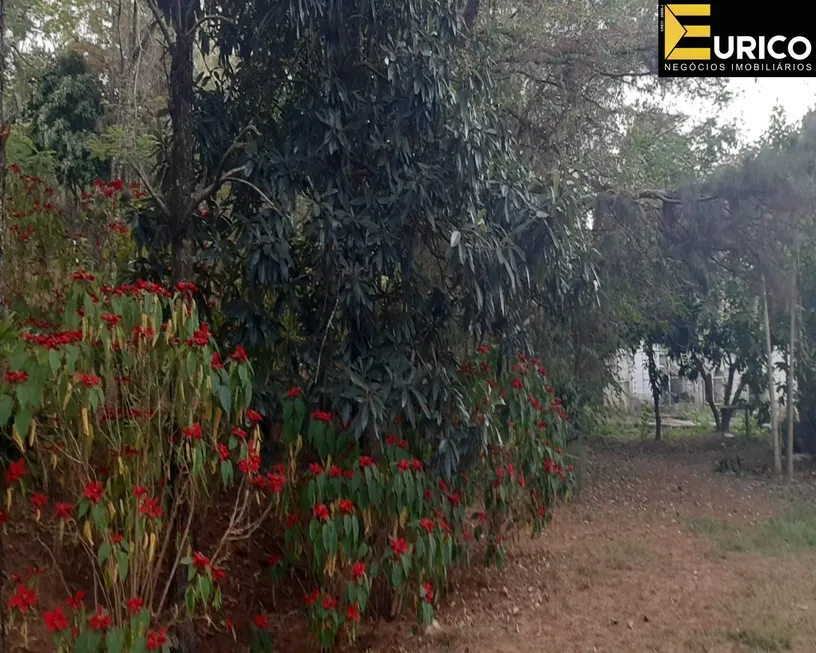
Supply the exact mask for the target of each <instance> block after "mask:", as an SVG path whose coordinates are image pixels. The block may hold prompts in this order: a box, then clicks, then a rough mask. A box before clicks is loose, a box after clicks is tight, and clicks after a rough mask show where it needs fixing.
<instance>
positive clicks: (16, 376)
mask: <svg viewBox="0 0 816 653" xmlns="http://www.w3.org/2000/svg"><path fill="white" fill-rule="evenodd" d="M27 380H28V372H26V371H24V370H21V371H19V372H6V381H8V382H9V383H11V384H12V385H14V384H15V383H25V382H26V381H27Z"/></svg>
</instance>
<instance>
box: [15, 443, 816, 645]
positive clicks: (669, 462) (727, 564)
mask: <svg viewBox="0 0 816 653" xmlns="http://www.w3.org/2000/svg"><path fill="white" fill-rule="evenodd" d="M737 455H739V456H740V457H741V460H742V461H743V463H744V469H745V470H746V473H744V474H742V475H739V476H738V475H735V474H732V473H716V472H715V467H716V465H717V463H718V461H720V460H722V459H723V458H729V459H733V457H734V456H737ZM768 462H769V461H768V452H767V448H766V447H763V446H760V445H756V444H754V445H747V444H745V443H744V442H743V441H742V440H741V439H740V438H734V439H728V440H724V439H723V438H721V437H717V436H711V437H703V438H689V437H688V436H684V437H683V438H682V439H677V440H674V441H672V440H671V439H669V440H668V441H666V442H662V443H655V442H617V443H610V442H608V441H607V442H601V441H592V442H590V443H589V444H588V446H587V469H586V478H587V480H586V484H585V486H584V487H583V488H582V491H581V493H580V496H578V497H577V498H576V499H575V500H574V501H573V502H572V503H571V504H570V505H564V506H561V508H560V509H559V510H558V511H556V514H555V518H554V520H553V523H552V524H551V526H550V528H549V529H548V530H547V532H546V534H545V535H544V536H543V537H541V538H539V539H537V540H530V539H529V538H526V537H519V538H518V540H517V541H515V542H512V543H510V544H509V546H508V556H507V559H508V565H507V567H506V568H505V569H504V570H501V571H498V570H486V569H484V568H483V567H482V566H481V562H482V559H481V558H480V557H477V559H476V560H475V561H474V565H473V567H471V568H469V569H461V570H456V571H455V572H454V573H453V575H452V587H451V591H449V593H448V594H447V595H446V597H445V598H444V599H443V601H442V605H441V606H440V609H439V610H438V622H439V623H438V627H436V628H434V629H433V630H432V632H430V633H425V634H421V635H417V634H416V633H415V626H414V625H413V624H412V623H411V622H410V621H408V620H405V621H399V620H398V621H393V622H382V623H379V624H366V625H365V628H364V632H363V636H362V638H361V640H360V641H358V643H357V645H356V647H355V650H356V651H360V652H361V651H378V652H379V651H382V652H383V653H392V652H394V653H397V652H399V653H413V652H416V653H489V652H490V653H493V652H495V653H527V652H530V653H533V652H535V653H542V652H547V651H552V652H556V651H557V652H559V653H649V652H655V653H743V652H744V653H751V652H753V651H769V652H775V651H793V652H801V653H812V652H814V651H816V472H815V471H811V470H808V469H801V470H799V471H798V472H797V479H796V481H795V482H794V484H793V485H792V486H791V487H787V486H786V485H785V484H784V483H779V482H775V481H773V480H772V479H771V478H770V476H769V474H768V471H769V470H768ZM22 539H25V538H14V537H13V535H12V537H11V538H10V540H11V541H10V542H9V545H10V546H9V549H10V551H9V550H7V553H8V558H9V559H8V560H7V561H6V562H7V563H9V564H11V565H14V567H15V568H23V567H24V565H25V564H27V563H31V562H33V560H34V559H39V560H41V561H42V556H41V553H42V552H41V551H38V552H36V553H37V555H36V558H35V557H34V556H33V552H32V548H31V546H30V543H29V544H25V543H24V542H21V540H22ZM267 555H268V552H267V551H266V550H265V549H264V548H263V547H262V546H257V547H253V548H251V549H250V548H248V549H247V550H246V551H236V552H235V556H234V557H233V560H232V562H231V564H230V569H229V576H230V579H231V582H232V583H235V584H236V585H235V586H234V587H231V588H230V591H228V592H227V593H226V594H227V595H228V596H231V597H238V599H237V600H235V601H233V600H230V603H229V604H228V605H227V606H226V608H227V611H228V612H230V613H231V614H232V615H233V616H234V621H235V622H236V625H237V627H238V630H239V632H241V631H243V630H245V629H247V628H248V622H249V620H251V615H252V614H254V613H255V612H256V611H257V610H258V608H259V607H261V606H263V608H265V609H266V610H270V611H272V612H273V613H274V606H275V605H279V606H282V607H283V606H286V607H292V608H293V611H292V612H290V613H277V614H273V615H272V619H271V622H272V624H273V630H274V631H275V640H276V643H275V650H276V651H287V652H292V653H294V652H297V653H305V652H306V651H307V650H309V645H308V642H309V637H308V634H307V624H306V623H305V620H304V619H303V617H302V616H301V615H300V614H299V611H298V610H297V608H298V606H299V603H300V600H299V599H300V597H301V596H302V588H288V589H287V588H281V590H280V592H279V593H278V594H277V596H276V595H275V594H274V593H272V590H271V588H270V587H269V586H268V584H266V583H264V582H263V581H262V579H261V578H259V575H260V571H259V570H260V569H261V568H262V566H263V561H264V560H265V558H266V556H267ZM7 571H8V569H7ZM52 571H53V570H52ZM50 575H52V574H47V576H50ZM47 580H48V579H47V578H43V581H44V582H46V581H47ZM72 580H73V579H69V581H68V582H69V584H71V585H73V583H72V582H71V581H72ZM52 581H53V585H54V587H53V591H54V593H55V594H56V595H57V596H60V595H62V594H63V593H64V592H63V591H61V590H60V585H61V584H62V583H61V582H59V583H58V582H57V581H56V580H54V579H52ZM9 585H11V583H9V582H8V580H7V584H6V587H5V588H4V589H5V592H4V594H7V593H8V589H9ZM44 589H45V588H44ZM46 593H47V590H46ZM38 630H39V631H40V632H37V631H38ZM42 630H43V629H42V628H36V627H35V628H33V629H32V633H31V634H32V638H31V639H30V640H29V642H28V644H27V646H24V647H22V648H20V647H19V644H20V643H19V641H16V642H14V643H15V644H17V646H14V645H13V646H12V650H15V651H22V650H28V651H37V652H40V651H43V652H44V651H50V650H52V647H51V645H50V642H49V640H50V638H49V637H48V635H47V634H46V633H44V632H42ZM205 633H206V634H205ZM202 635H203V637H202V640H203V641H201V644H202V646H201V647H200V648H201V649H202V653H210V652H213V653H215V652H219V653H220V652H223V651H245V650H248V649H246V648H245V647H246V645H245V644H244V645H237V644H235V642H234V641H233V640H232V638H230V637H227V636H226V635H220V636H219V635H214V634H213V633H212V629H210V628H205V627H204V624H202ZM12 639H13V640H14V639H17V638H14V637H13V638H12Z"/></svg>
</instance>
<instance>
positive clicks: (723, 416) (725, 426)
mask: <svg viewBox="0 0 816 653" xmlns="http://www.w3.org/2000/svg"><path fill="white" fill-rule="evenodd" d="M746 385H747V381H746V379H745V377H744V376H743V377H742V378H741V379H740V382H739V383H738V384H737V390H736V391H735V392H734V396H733V397H729V396H728V395H729V394H730V391H729V390H728V387H726V395H725V404H726V405H729V404H730V405H733V404H735V403H737V401H738V400H739V398H740V396H741V395H742V391H743V390H745V386H746ZM732 417H734V409H733V408H723V409H722V411H720V423H721V426H722V432H723V433H728V431H729V430H730V429H731V418H732ZM745 428H746V429H748V428H749V427H748V426H747V422H746V427H745Z"/></svg>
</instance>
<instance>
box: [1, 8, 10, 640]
mask: <svg viewBox="0 0 816 653" xmlns="http://www.w3.org/2000/svg"><path fill="white" fill-rule="evenodd" d="M5 95H6V2H5V0H0V318H2V317H3V316H4V315H5V314H6V294H5V292H4V289H5V283H6V275H5V261H6V139H7V138H8V135H9V131H10V130H11V126H10V125H8V124H6V111H5V109H6V107H5V105H4V103H3V99H4V97H5ZM0 571H2V570H0ZM0 630H2V628H0Z"/></svg>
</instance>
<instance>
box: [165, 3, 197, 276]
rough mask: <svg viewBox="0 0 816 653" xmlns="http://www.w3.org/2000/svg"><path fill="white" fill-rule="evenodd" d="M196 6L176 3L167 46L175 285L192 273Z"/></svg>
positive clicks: (172, 260)
mask: <svg viewBox="0 0 816 653" xmlns="http://www.w3.org/2000/svg"><path fill="white" fill-rule="evenodd" d="M196 4H197V3H194V2H188V1H187V0H176V1H175V2H174V3H173V9H172V11H171V17H170V18H171V21H172V24H173V27H174V29H175V33H176V39H175V41H174V42H173V44H172V45H171V46H170V103H169V108H170V120H171V123H172V125H173V141H172V145H171V148H170V166H169V169H168V174H169V177H170V179H169V182H170V183H169V198H168V200H169V201H168V203H167V205H168V209H169V210H170V225H171V232H172V241H171V247H172V252H171V263H172V266H173V270H172V273H173V274H172V279H173V281H174V282H176V281H180V280H182V279H189V278H190V276H191V272H192V266H193V260H192V247H191V245H190V242H189V240H190V235H189V231H190V214H191V211H192V209H193V208H194V207H191V206H190V201H191V198H192V195H193V190H194V182H195V180H194V164H195V147H194V138H193V133H194V124H193V105H194V103H195V92H194V86H193V48H194V46H195V25H196V12H195V6H196Z"/></svg>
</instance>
